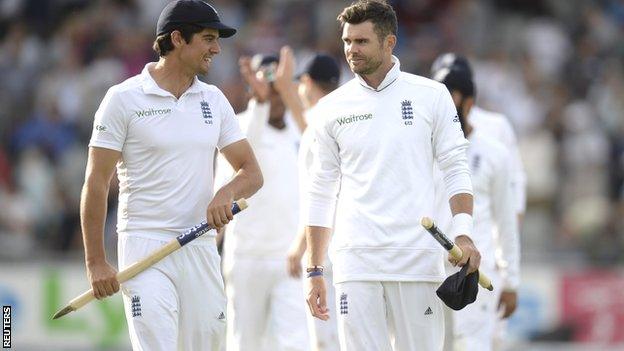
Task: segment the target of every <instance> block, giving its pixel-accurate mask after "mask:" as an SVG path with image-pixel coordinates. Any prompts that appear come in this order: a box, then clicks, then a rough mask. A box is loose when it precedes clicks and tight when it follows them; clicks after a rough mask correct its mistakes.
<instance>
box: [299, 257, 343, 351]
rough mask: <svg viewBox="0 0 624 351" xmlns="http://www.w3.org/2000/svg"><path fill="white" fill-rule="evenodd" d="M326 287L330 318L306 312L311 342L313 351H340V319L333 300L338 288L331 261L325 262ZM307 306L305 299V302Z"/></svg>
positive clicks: (305, 281) (305, 291) (305, 282)
mask: <svg viewBox="0 0 624 351" xmlns="http://www.w3.org/2000/svg"><path fill="white" fill-rule="evenodd" d="M305 274H306V273H305V270H304V273H303V276H304V278H303V279H304V280H303V286H304V291H303V292H304V296H305V295H306V294H307V290H305V289H307V280H308V279H309V278H307V277H306V276H305ZM323 275H324V277H325V287H326V288H327V304H328V305H329V306H328V307H329V320H328V321H322V320H320V319H318V318H315V317H313V316H312V314H311V313H310V312H307V313H306V317H307V319H308V331H309V333H310V342H311V347H312V351H340V343H339V341H338V319H337V317H336V316H337V314H336V309H335V308H334V307H333V305H332V304H333V302H334V301H335V300H336V289H335V288H334V285H333V283H334V280H333V278H332V266H331V263H329V261H326V262H325V271H324V274H323ZM303 303H304V305H305V307H306V308H307V304H306V303H305V301H304V302H303Z"/></svg>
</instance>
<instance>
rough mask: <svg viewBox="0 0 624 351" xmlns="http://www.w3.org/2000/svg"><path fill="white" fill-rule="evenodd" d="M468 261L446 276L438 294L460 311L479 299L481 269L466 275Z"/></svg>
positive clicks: (446, 302) (451, 306)
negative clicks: (459, 268) (458, 269)
mask: <svg viewBox="0 0 624 351" xmlns="http://www.w3.org/2000/svg"><path fill="white" fill-rule="evenodd" d="M467 271H468V263H466V265H465V266H463V267H462V269H461V270H460V271H459V272H457V273H455V274H453V275H451V276H449V277H448V278H446V280H445V281H444V282H443V283H442V285H440V287H439V288H438V290H436V294H438V297H439V298H440V299H441V300H442V301H443V302H444V303H445V304H446V305H447V306H448V307H450V308H452V309H454V310H455V311H459V310H461V309H462V308H464V307H466V305H469V304H471V303H473V302H475V300H476V299H477V293H478V292H479V271H476V272H473V273H470V274H468V275H466V272H467Z"/></svg>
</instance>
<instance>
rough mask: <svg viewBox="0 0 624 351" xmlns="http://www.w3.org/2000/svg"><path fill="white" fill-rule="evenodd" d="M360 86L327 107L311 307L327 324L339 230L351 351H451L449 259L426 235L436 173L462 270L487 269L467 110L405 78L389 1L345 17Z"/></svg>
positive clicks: (319, 140) (329, 99)
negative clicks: (478, 229) (329, 277)
mask: <svg viewBox="0 0 624 351" xmlns="http://www.w3.org/2000/svg"><path fill="white" fill-rule="evenodd" d="M338 19H339V21H340V22H341V24H342V41H343V45H344V53H345V57H346V59H347V62H348V64H349V66H350V68H351V70H352V71H353V72H354V73H355V78H354V79H352V80H351V81H349V82H347V83H345V84H344V85H342V86H341V87H339V88H338V89H336V90H335V91H333V92H332V93H330V94H328V95H327V96H325V97H324V98H322V99H321V100H320V101H319V103H318V109H319V116H322V119H321V121H320V123H318V125H317V126H316V127H315V138H316V142H315V144H314V147H313V152H314V165H313V171H312V174H311V181H310V184H309V191H308V196H309V199H308V202H309V204H308V206H307V207H308V209H307V211H308V214H307V224H308V226H307V228H306V232H307V241H308V246H309V249H310V258H309V261H308V264H309V266H308V267H307V269H306V271H307V273H308V275H307V276H308V278H309V279H308V284H309V288H308V291H309V292H308V297H307V301H308V305H309V307H310V310H311V312H312V315H314V316H315V317H317V318H319V319H322V320H327V319H328V318H329V314H328V306H327V292H326V285H325V284H326V283H325V280H324V277H323V275H324V272H323V267H322V265H323V262H324V259H325V251H326V249H327V245H328V241H329V236H330V233H331V228H332V226H333V225H334V215H335V227H334V235H333V239H332V243H331V247H330V258H331V260H332V263H333V270H334V285H335V288H336V297H337V299H336V301H335V306H336V310H337V314H338V333H339V339H340V348H341V350H358V351H363V350H364V351H366V350H374V351H384V350H441V348H442V344H443V333H444V320H443V312H442V303H441V301H440V299H439V298H438V297H437V296H436V293H435V290H436V288H437V287H438V285H439V283H440V282H441V281H442V280H443V279H444V265H443V262H444V253H443V250H442V249H441V248H440V245H439V244H438V243H437V242H435V240H433V239H432V238H431V236H430V235H429V234H428V233H426V232H425V230H424V229H422V227H421V226H420V219H421V218H422V217H423V216H427V215H432V213H433V199H434V192H433V174H432V173H433V165H434V163H437V164H438V165H439V168H440V169H441V171H442V172H443V174H444V179H445V183H446V190H447V193H448V198H449V203H450V207H451V209H452V213H453V228H452V230H451V231H450V232H449V236H451V238H452V239H454V240H455V242H456V244H457V245H458V246H459V247H460V248H461V249H462V251H463V253H464V256H463V257H462V260H461V261H460V262H457V264H458V265H459V266H464V265H466V264H468V265H469V272H473V271H475V270H476V269H478V267H479V264H480V254H479V251H478V250H477V248H476V247H475V246H474V244H473V242H472V240H471V239H470V236H469V235H470V234H471V231H472V215H471V214H472V184H471V181H470V173H469V168H468V164H467V159H466V148H467V147H468V141H467V140H466V139H465V138H464V136H463V133H462V130H461V126H460V122H459V118H458V117H457V110H456V109H455V105H454V104H453V100H452V99H451V96H450V94H449V92H448V90H447V89H446V87H445V86H444V85H442V84H440V83H438V82H435V81H432V80H430V79H427V78H424V77H419V76H415V75H412V74H408V73H404V72H401V68H400V62H399V60H398V58H396V57H395V56H393V55H392V52H393V49H394V47H395V45H396V42H397V37H396V32H397V20H396V14H395V12H394V10H393V9H392V7H391V6H390V5H389V4H388V3H387V2H385V1H380V0H377V1H372V0H369V1H367V0H361V1H357V2H355V3H354V4H352V5H351V6H349V7H347V8H345V9H344V10H343V11H342V13H341V14H340V15H339V16H338Z"/></svg>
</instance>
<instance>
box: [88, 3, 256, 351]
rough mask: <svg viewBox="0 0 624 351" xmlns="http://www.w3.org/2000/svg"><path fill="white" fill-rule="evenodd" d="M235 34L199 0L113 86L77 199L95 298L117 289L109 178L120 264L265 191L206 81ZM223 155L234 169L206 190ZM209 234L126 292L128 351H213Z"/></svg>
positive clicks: (182, 9)
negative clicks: (115, 182) (109, 241)
mask: <svg viewBox="0 0 624 351" xmlns="http://www.w3.org/2000/svg"><path fill="white" fill-rule="evenodd" d="M234 33H236V30H235V29H233V28H231V27H228V26H226V25H225V24H223V23H221V21H220V19H219V16H218V14H217V12H216V10H215V9H214V8H213V7H212V6H210V5H209V4H207V3H205V2H203V1H199V0H178V1H173V2H171V3H170V4H168V5H167V6H166V7H165V8H164V9H163V11H162V13H161V15H160V18H159V20H158V25H157V29H156V36H157V37H156V40H155V41H154V50H155V51H156V52H157V53H158V55H159V56H160V59H159V60H158V62H152V63H148V64H147V65H146V66H145V68H144V69H143V72H141V74H139V75H137V76H134V77H132V78H130V79H128V80H126V81H124V82H122V83H121V84H118V85H115V86H113V87H111V88H110V89H109V90H108V92H107V93H106V96H105V97H104V99H103V100H102V103H101V104H100V107H99V109H98V110H97V112H96V114H95V121H94V128H93V133H92V137H91V141H90V143H89V158H88V162H87V170H86V177H85V183H84V186H83V192H82V200H81V207H80V208H81V224H82V231H83V239H84V246H85V261H86V266H87V275H88V278H89V281H90V283H91V286H92V288H93V291H94V294H95V297H96V298H98V299H102V298H104V297H107V296H110V295H112V294H114V293H115V292H117V291H118V290H119V283H118V281H117V279H116V277H115V274H116V270H115V269H114V268H113V267H112V266H111V265H110V264H109V263H108V261H107V259H106V253H105V251H104V247H103V229H104V221H105V218H106V199H107V197H108V187H109V182H110V179H111V177H112V176H113V175H114V173H115V166H116V168H117V176H118V178H119V188H120V189H119V211H118V220H117V232H118V236H119V244H118V251H119V253H118V257H119V268H120V269H124V268H127V267H128V266H129V265H131V264H133V263H134V262H136V261H138V260H140V259H141V258H143V257H145V256H147V255H149V254H150V253H152V252H153V251H155V250H156V249H158V248H160V247H162V245H164V244H166V243H167V242H169V241H170V240H171V239H173V238H175V237H176V236H177V235H179V234H180V233H182V232H184V231H185V230H187V229H189V228H191V227H193V226H195V225H197V224H199V223H200V222H202V221H207V222H208V224H209V225H211V226H214V227H215V228H220V227H223V226H224V225H225V224H226V223H228V222H229V221H230V220H231V219H232V218H233V216H232V212H231V210H230V206H231V204H232V201H233V200H234V199H239V198H247V197H250V196H251V195H253V194H254V193H255V192H256V191H257V190H258V189H259V188H260V187H261V186H262V182H263V180H262V174H261V172H260V168H259V166H258V163H257V161H256V158H255V156H254V154H253V151H252V149H251V147H250V145H249V143H248V142H247V140H246V139H245V136H244V134H243V133H242V132H241V130H240V128H239V126H238V123H237V121H236V117H235V115H234V111H233V109H232V107H231V105H230V103H229V102H228V100H227V99H226V98H225V96H224V95H223V93H222V92H221V91H220V90H219V89H218V88H217V87H215V86H213V85H208V84H206V83H203V82H201V81H200V80H199V79H198V78H197V75H198V74H205V73H207V72H208V70H209V68H210V65H211V63H212V59H213V57H214V56H215V55H217V54H219V52H220V50H221V49H220V46H219V38H225V37H230V36H232V35H234ZM216 149H218V150H219V151H220V152H221V153H222V154H223V155H224V157H225V158H226V159H227V161H228V162H229V163H230V164H231V166H232V167H233V169H234V170H235V171H236V174H235V175H234V177H233V178H232V179H231V180H230V181H229V182H227V183H226V184H225V185H224V186H223V187H221V188H220V189H219V190H218V191H216V192H214V193H213V184H212V179H213V174H214V169H213V164H214V155H215V150H216ZM214 236H215V233H214V230H213V231H211V232H209V233H207V234H205V235H204V236H202V237H200V238H197V239H196V240H195V241H193V242H192V243H189V244H188V245H187V246H186V247H185V248H184V249H182V250H180V251H177V252H175V253H173V254H172V255H170V256H168V257H166V258H164V259H163V260H162V261H160V262H158V263H156V264H155V265H153V266H152V267H150V268H148V269H147V270H145V271H144V272H143V273H141V274H140V275H138V276H137V277H135V278H133V279H131V280H130V281H128V282H126V283H124V284H123V285H122V286H121V289H122V292H123V300H124V306H125V312H126V319H127V322H128V329H129V332H130V340H131V343H132V347H133V349H134V350H150V351H171V350H220V348H221V345H222V344H223V340H224V337H225V326H226V319H227V316H226V298H225V294H224V288H223V281H222V278H221V272H220V268H219V264H220V258H219V255H218V254H217V250H216V245H215V240H214Z"/></svg>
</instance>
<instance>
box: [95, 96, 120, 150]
mask: <svg viewBox="0 0 624 351" xmlns="http://www.w3.org/2000/svg"><path fill="white" fill-rule="evenodd" d="M128 117H129V116H127V115H126V113H125V111H124V108H123V106H122V103H121V99H120V96H119V92H117V90H115V89H114V88H110V89H108V91H107V92H106V95H105V96H104V99H102V102H101V103H100V107H99V108H98V109H97V111H96V112H95V120H94V122H93V132H92V134H91V140H90V142H89V146H95V147H102V148H106V149H112V150H116V151H121V150H122V149H123V146H124V143H125V141H126V134H127V132H128Z"/></svg>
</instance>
